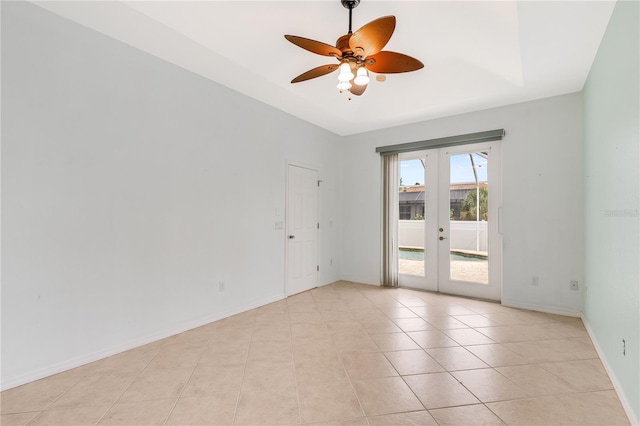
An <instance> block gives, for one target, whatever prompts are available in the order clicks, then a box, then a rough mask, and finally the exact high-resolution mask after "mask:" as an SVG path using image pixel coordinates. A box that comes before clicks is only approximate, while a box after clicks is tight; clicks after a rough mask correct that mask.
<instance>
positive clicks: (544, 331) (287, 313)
mask: <svg viewBox="0 0 640 426" xmlns="http://www.w3.org/2000/svg"><path fill="white" fill-rule="evenodd" d="M1 403H2V418H1V423H2V425H26V424H29V425H94V424H99V425H152V424H158V425H162V424H165V425H190V424H191V425H207V424H221V425H231V424H238V425H258V424H284V425H296V424H305V425H306V424H331V425H346V424H349V425H411V424H413V425H419V424H420V425H436V424H440V425H473V424H483V425H493V424H495V425H499V424H500V425H502V424H510V425H522V424H526V425H560V424H562V425H596V424H597V425H618V424H620V425H622V424H628V420H627V417H626V416H625V414H624V411H623V409H622V407H621V405H620V401H619V400H618V398H617V396H616V393H615V392H614V390H613V387H612V385H611V382H610V380H609V378H608V377H607V375H606V373H605V371H604V368H603V367H602V364H601V363H600V361H599V359H598V356H597V354H596V352H595V350H594V348H593V346H592V344H591V341H590V340H589V337H588V336H587V333H586V332H585V329H584V327H583V325H582V322H581V321H580V320H579V319H576V318H569V317H562V316H558V315H550V314H543V313H538V312H532V311H523V310H517V309H510V308H505V307H502V306H500V305H498V304H494V303H488V302H481V301H476V300H470V299H464V298H457V297H452V296H444V295H438V294H432V293H424V292H418V291H413V290H408V289H385V288H378V287H372V286H365V285H359V284H353V283H348V282H339V283H335V284H332V285H329V286H326V287H321V288H318V289H314V290H312V291H309V292H306V293H302V294H299V295H296V296H293V297H290V298H288V299H286V300H282V301H280V302H277V303H272V304H270V305H267V306H264V307H261V308H258V309H254V310H251V311H249V312H246V313H243V314H240V315H236V316H233V317H230V318H227V319H224V320H221V321H218V322H215V323H212V324H209V325H207V326H204V327H200V328H198V329H195V330H192V331H189V332H186V333H182V334H180V335H177V336H173V337H170V338H167V339H164V340H162V341H159V342H155V343H153V344H150V345H146V346H143V347H140V348H137V349H134V350H131V351H128V352H125V353H122V354H119V355H116V356H113V357H110V358H107V359H104V360H101V361H98V362H95V363H92V364H89V365H86V366H83V367H79V368H76V369H74V370H71V371H68V372H65V373H62V374H58V375H56V376H53V377H49V378H46V379H43V380H39V381H37V382H33V383H30V384H27V385H24V386H21V387H18V388H14V389H10V390H8V391H5V392H3V393H2V394H1Z"/></svg>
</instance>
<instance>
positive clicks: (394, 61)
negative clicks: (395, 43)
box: [365, 51, 424, 74]
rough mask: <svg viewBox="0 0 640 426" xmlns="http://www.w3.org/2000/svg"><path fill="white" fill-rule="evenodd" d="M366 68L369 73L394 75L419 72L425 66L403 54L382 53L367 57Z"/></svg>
mask: <svg viewBox="0 0 640 426" xmlns="http://www.w3.org/2000/svg"><path fill="white" fill-rule="evenodd" d="M365 66H366V67H367V69H368V70H369V71H373V72H377V73H380V74H394V73H400V72H409V71H415V70H419V69H420V68H423V67H424V64H423V63H422V62H420V61H419V60H417V59H416V58H412V57H411V56H408V55H404V54H402V53H396V52H389V51H382V52H378V53H376V54H375V55H373V56H369V57H367V59H366V60H365Z"/></svg>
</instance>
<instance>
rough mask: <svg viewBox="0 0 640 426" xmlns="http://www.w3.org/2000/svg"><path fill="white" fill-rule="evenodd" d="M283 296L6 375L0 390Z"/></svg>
mask: <svg viewBox="0 0 640 426" xmlns="http://www.w3.org/2000/svg"><path fill="white" fill-rule="evenodd" d="M284 298H285V296H284V294H283V295H280V296H272V297H268V298H266V299H262V300H258V301H254V302H252V303H249V304H247V305H244V306H242V307H238V308H234V309H230V310H228V311H225V312H222V313H219V314H215V315H211V316H208V317H204V318H200V319H198V320H195V321H189V322H185V323H183V324H182V325H180V326H176V327H173V328H170V329H168V330H164V331H161V332H158V333H153V334H151V335H148V336H143V337H140V338H136V339H132V340H129V341H127V342H125V343H122V344H119V345H116V346H113V347H111V348H108V349H104V350H101V351H97V352H93V353H90V354H87V355H82V356H80V357H77V358H73V359H71V360H68V361H64V362H61V363H58V364H54V365H50V366H47V367H44V368H39V369H37V370H34V371H31V372H29V373H26V374H21V375H18V376H14V377H8V378H7V379H5V380H2V384H1V385H0V390H2V391H5V390H7V389H11V388H14V387H16V386H20V385H24V384H26V383H30V382H33V381H36V380H40V379H44V378H45V377H49V376H52V375H54V374H58V373H62V372H64V371H67V370H71V369H72V368H76V367H80V366H83V365H85V364H89V363H91V362H94V361H99V360H101V359H104V358H107V357H110V356H113V355H117V354H119V353H122V352H125V351H128V350H130V349H135V348H137V347H140V346H142V345H146V344H148V343H152V342H156V341H158V340H162V339H165V338H167V337H171V336H174V335H176V334H180V333H184V332H185V331H189V330H192V329H194V328H198V327H201V326H203V325H207V324H210V323H212V322H215V321H219V320H221V319H224V318H227V317H230V316H232V315H237V314H240V313H242V312H246V311H249V310H251V309H255V308H258V307H260V306H264V305H267V304H269V303H273V302H277V301H279V300H283V299H284Z"/></svg>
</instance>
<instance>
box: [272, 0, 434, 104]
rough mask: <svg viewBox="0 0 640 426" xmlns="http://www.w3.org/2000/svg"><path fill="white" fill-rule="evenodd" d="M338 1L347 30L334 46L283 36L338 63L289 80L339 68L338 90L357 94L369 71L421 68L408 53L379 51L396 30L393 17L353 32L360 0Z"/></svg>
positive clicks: (362, 91)
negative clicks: (345, 16)
mask: <svg viewBox="0 0 640 426" xmlns="http://www.w3.org/2000/svg"><path fill="white" fill-rule="evenodd" d="M341 3H342V5H343V6H344V7H346V8H347V9H349V32H348V33H347V34H345V35H343V36H341V37H340V38H338V40H337V41H336V46H335V47H334V46H331V45H329V44H326V43H322V42H320V41H315V40H311V39H308V38H304V37H299V36H292V35H285V36H284V37H285V38H286V39H287V40H289V41H290V42H291V43H293V44H295V45H296V46H298V47H301V48H303V49H305V50H308V51H310V52H312V53H316V54H318V55H322V56H330V57H334V58H336V59H337V60H338V62H339V64H338V65H334V64H329V65H321V66H319V67H316V68H313V69H311V70H309V71H307V72H304V73H302V74H300V75H299V76H297V77H296V78H294V79H293V80H291V83H299V82H301V81H306V80H310V79H312V78H316V77H321V76H323V75H325V74H329V73H331V72H333V71H335V70H337V69H339V70H340V72H339V74H338V85H337V88H338V90H340V91H341V92H342V91H345V90H348V91H349V92H351V93H352V94H354V95H357V96H360V95H362V94H363V93H364V91H365V90H366V88H367V86H368V84H369V82H370V78H369V72H373V73H377V74H393V73H404V72H410V71H416V70H419V69H421V68H423V67H424V65H423V64H422V62H420V61H419V60H417V59H415V58H412V57H411V56H407V55H404V54H402V53H396V52H390V51H383V50H382V49H383V48H384V46H385V45H386V44H387V42H388V41H389V39H390V38H391V36H392V35H393V31H394V30H395V27H396V18H395V16H383V17H382V18H378V19H375V20H373V21H371V22H369V23H368V24H366V25H365V26H363V27H362V28H360V29H359V30H357V31H356V32H353V31H352V30H351V24H352V14H353V9H354V8H355V7H356V6H358V4H360V0H341ZM379 77H383V76H376V80H377V81H384V79H380V78H379Z"/></svg>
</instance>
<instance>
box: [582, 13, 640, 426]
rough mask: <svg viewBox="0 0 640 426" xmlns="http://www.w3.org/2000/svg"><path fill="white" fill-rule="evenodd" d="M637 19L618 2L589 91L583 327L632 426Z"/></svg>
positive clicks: (638, 225) (637, 313)
mask: <svg viewBox="0 0 640 426" xmlns="http://www.w3.org/2000/svg"><path fill="white" fill-rule="evenodd" d="M639 15H640V7H639V5H638V3H637V2H624V1H621V2H618V3H617V5H616V7H615V9H614V11H613V14H612V16H611V20H610V21H609V26H608V27H607V31H606V33H605V35H604V37H603V39H602V43H601V45H600V49H599V50H598V54H597V56H596V59H595V61H594V63H593V66H592V68H591V72H590V74H589V77H588V79H587V83H586V85H585V88H584V136H585V152H584V162H585V171H584V186H585V203H584V211H585V228H584V232H585V251H584V253H585V284H586V293H585V310H584V315H585V322H586V324H587V325H588V327H589V329H590V332H591V336H592V338H593V340H594V343H595V344H596V346H597V347H598V349H599V352H600V355H601V357H602V358H603V361H604V362H605V365H607V366H608V368H609V373H610V376H611V377H612V379H613V381H614V383H615V384H616V385H617V388H618V390H619V392H620V393H621V396H622V400H623V404H624V405H625V408H626V409H627V412H628V413H629V417H630V418H631V419H632V422H634V424H638V423H637V422H638V420H640V354H639V352H640V297H639V293H638V292H639V288H640V234H639V233H640V182H639V180H640V172H639V170H640V122H639V121H640V118H639V117H640V106H639V104H640V95H639V92H640V85H639V83H638V79H639V78H638V76H639V75H640V66H639V59H638V56H639V53H640V44H639V43H640V42H639V40H640V33H639V29H638V28H639V21H640V18H639ZM623 339H624V340H625V342H626V354H623V353H622V340H623ZM634 417H635V420H634V419H633V418H634Z"/></svg>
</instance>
